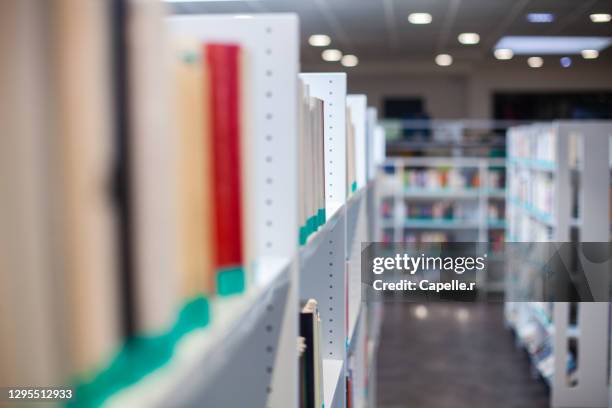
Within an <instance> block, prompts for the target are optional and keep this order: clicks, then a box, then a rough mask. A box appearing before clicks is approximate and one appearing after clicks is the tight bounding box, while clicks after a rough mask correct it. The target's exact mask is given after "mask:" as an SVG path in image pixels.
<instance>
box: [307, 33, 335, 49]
mask: <svg viewBox="0 0 612 408" xmlns="http://www.w3.org/2000/svg"><path fill="white" fill-rule="evenodd" d="M330 43H331V38H329V35H325V34H313V35H311V36H310V37H309V38H308V44H310V45H312V46H313V47H327V46H328V45H329V44H330Z"/></svg>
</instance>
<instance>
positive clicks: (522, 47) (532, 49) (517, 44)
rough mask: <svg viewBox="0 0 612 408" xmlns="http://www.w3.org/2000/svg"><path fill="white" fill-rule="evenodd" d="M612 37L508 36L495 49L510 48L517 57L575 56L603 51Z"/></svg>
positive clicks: (611, 42) (611, 41) (610, 42)
mask: <svg viewBox="0 0 612 408" xmlns="http://www.w3.org/2000/svg"><path fill="white" fill-rule="evenodd" d="M610 44H612V37H553V36H507V37H502V38H501V39H500V40H499V41H498V42H497V44H495V48H509V49H511V50H512V51H513V52H514V54H515V55H559V56H561V55H573V54H580V52H581V51H582V50H597V51H601V50H603V49H604V48H606V47H608V46H609V45H610Z"/></svg>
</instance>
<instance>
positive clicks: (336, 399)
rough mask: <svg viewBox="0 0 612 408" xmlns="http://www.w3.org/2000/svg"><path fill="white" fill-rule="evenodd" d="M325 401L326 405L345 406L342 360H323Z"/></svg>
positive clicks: (331, 407) (332, 407)
mask: <svg viewBox="0 0 612 408" xmlns="http://www.w3.org/2000/svg"><path fill="white" fill-rule="evenodd" d="M323 381H324V382H325V384H324V386H323V401H324V402H325V407H326V408H327V407H329V408H344V394H345V390H344V388H345V382H344V363H343V361H342V360H329V359H324V360H323Z"/></svg>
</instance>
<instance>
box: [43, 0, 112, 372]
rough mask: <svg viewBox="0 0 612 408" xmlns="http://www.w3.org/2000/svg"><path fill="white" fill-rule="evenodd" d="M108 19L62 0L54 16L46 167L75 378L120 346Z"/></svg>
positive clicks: (93, 8) (92, 6) (92, 4)
mask: <svg viewBox="0 0 612 408" xmlns="http://www.w3.org/2000/svg"><path fill="white" fill-rule="evenodd" d="M109 12H110V9H109V8H108V7H107V6H105V5H104V4H102V3H100V2H97V1H95V0H86V1H77V0H61V1H57V2H56V3H55V8H54V10H53V13H52V20H53V25H54V27H55V30H54V33H53V37H52V42H53V44H54V46H53V48H52V55H51V57H50V59H51V64H52V65H53V68H54V69H53V70H52V72H53V77H52V79H51V80H52V81H53V84H54V89H55V101H54V102H55V109H56V110H55V112H54V113H55V131H56V138H55V147H54V148H53V150H52V152H53V154H55V158H53V159H51V162H52V163H53V165H54V166H56V167H55V170H54V171H53V173H54V175H55V176H57V179H55V180H54V183H52V185H54V186H55V187H54V192H55V193H57V194H58V196H59V197H61V199H60V200H59V202H58V203H57V205H58V208H59V211H58V212H57V217H58V218H57V219H58V220H59V221H58V222H57V224H56V225H57V226H58V227H59V228H58V229H59V231H58V233H57V235H56V237H57V239H59V240H60V241H61V243H60V244H59V246H60V249H59V251H60V253H61V255H60V256H61V258H62V259H61V261H60V262H62V265H63V270H64V273H65V275H64V276H63V281H64V282H65V284H66V290H67V292H66V293H65V302H66V314H67V316H68V318H67V319H68V321H67V323H66V324H67V331H68V332H69V333H70V334H69V339H68V344H69V347H70V350H71V360H70V361H71V363H70V364H71V370H70V371H71V373H73V374H86V373H90V372H92V371H94V370H96V369H98V368H99V367H100V366H101V365H102V364H105V363H106V362H107V361H108V359H109V358H110V357H111V356H112V354H113V353H114V352H115V351H116V350H117V349H118V347H119V345H120V342H121V329H120V327H121V313H120V309H119V307H118V305H119V304H120V295H119V283H118V280H119V272H118V264H117V262H116V260H117V248H116V245H115V240H116V238H117V219H116V213H115V211H114V208H113V202H112V199H111V195H110V193H111V190H110V188H109V187H110V186H111V181H112V176H113V170H114V168H113V164H114V147H113V144H112V142H113V130H114V129H113V128H112V123H113V120H114V118H113V115H112V111H111V93H110V90H111V89H112V85H111V83H110V79H111V75H110V66H111V60H110V58H111V56H110V50H109V38H110V33H109V31H110V20H109ZM53 295H54V296H57V295H58V293H57V292H56V293H54V294H53ZM53 295H51V296H53ZM58 324H59V323H58Z"/></svg>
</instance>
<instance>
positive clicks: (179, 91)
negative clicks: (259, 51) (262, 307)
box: [0, 0, 250, 406]
mask: <svg viewBox="0 0 612 408" xmlns="http://www.w3.org/2000/svg"><path fill="white" fill-rule="evenodd" d="M15 3H18V2H4V3H3V4H2V12H1V13H0V14H2V15H3V17H4V18H6V21H9V20H11V19H14V20H15V21H19V22H20V23H19V25H8V26H5V29H6V30H7V32H8V33H7V38H13V39H14V40H15V41H14V42H12V44H9V43H10V41H9V42H3V43H2V44H3V47H4V46H11V45H13V46H14V45H15V44H17V43H20V44H21V45H20V46H19V47H18V48H19V49H21V50H24V51H23V53H22V54H23V55H17V56H15V58H7V59H3V62H2V66H3V72H4V67H6V68H7V72H10V73H11V75H15V78H16V81H13V82H12V84H11V85H10V87H11V88H10V89H8V91H9V92H8V94H7V95H8V96H9V98H12V99H13V100H15V101H21V102H19V103H15V104H13V105H12V106H8V104H4V103H3V108H2V109H3V117H6V118H7V120H8V122H5V123H6V125H7V126H8V127H7V130H9V132H8V134H13V135H14V136H15V137H13V138H12V139H13V140H11V141H7V142H6V144H4V143H3V147H2V148H0V151H1V153H0V155H1V159H0V161H2V162H3V163H7V165H10V168H11V171H12V172H13V173H14V178H13V180H12V181H11V182H10V183H7V184H5V185H4V187H3V194H2V196H3V197H6V200H7V201H6V203H7V205H8V207H7V210H8V211H3V221H4V217H6V220H11V223H12V226H13V228H10V230H13V231H19V230H21V231H23V233H22V234H19V236H16V237H14V241H15V244H14V247H13V248H12V249H11V250H10V254H8V255H7V256H8V258H6V259H8V260H9V263H8V264H7V271H8V273H7V274H6V276H4V275H3V278H2V279H3V284H2V285H0V286H2V287H4V288H13V289H12V291H13V293H12V294H7V296H2V297H3V299H5V300H6V302H7V308H5V307H2V308H1V309H2V310H3V312H0V313H2V319H1V322H2V332H3V333H9V335H8V336H2V337H3V340H2V346H1V347H0V354H1V357H2V359H0V360H2V361H3V362H4V361H6V362H7V363H6V364H5V363H3V364H1V365H0V374H1V376H0V383H1V384H4V385H18V384H29V385H45V386H49V385H62V384H66V382H67V381H72V379H74V378H77V385H78V388H77V398H78V401H79V402H78V403H79V404H83V406H85V405H86V404H89V403H92V404H94V403H96V402H99V400H98V398H102V395H104V394H105V393H107V391H108V389H117V388H121V387H122V386H126V385H128V384H130V383H133V382H135V381H137V380H138V379H139V378H141V377H142V376H143V375H145V374H146V373H147V372H149V371H151V370H152V369H154V368H156V367H157V366H159V365H161V364H163V363H164V362H165V361H166V360H167V359H168V358H169V357H170V355H171V354H172V349H173V347H174V344H175V343H176V341H177V339H178V338H180V337H181V336H182V335H183V334H185V333H186V332H187V331H189V330H191V329H194V328H199V327H203V326H205V325H206V324H208V321H209V318H210V316H209V312H208V308H209V307H208V300H209V299H210V298H211V297H213V296H225V295H230V294H235V293H240V292H243V291H244V289H245V287H246V285H247V284H248V282H249V281H250V278H249V276H248V273H247V272H246V268H245V265H246V263H247V262H246V259H247V257H248V255H247V254H248V251H249V249H248V240H247V239H246V233H245V231H246V229H247V228H246V226H245V217H244V211H245V206H246V204H245V203H247V202H248V197H247V189H245V188H244V172H245V163H246V161H247V160H248V154H249V153H248V152H247V151H246V150H245V145H246V143H245V142H244V140H245V138H246V137H247V136H248V129H247V128H246V127H245V126H244V117H245V115H246V114H247V112H246V109H245V106H248V105H246V104H244V103H242V102H244V101H243V98H244V91H243V86H244V84H243V79H242V78H243V76H242V72H243V70H245V69H248V68H247V65H245V60H248V53H246V52H245V50H243V49H242V48H241V46H240V44H233V43H216V42H206V41H201V40H198V39H195V38H170V36H169V35H167V33H166V31H165V29H164V28H165V27H164V13H165V12H164V10H163V7H162V4H161V3H160V2H157V1H122V2H99V1H95V0H84V1H81V0H58V1H55V2H53V3H52V4H49V7H48V8H45V7H43V8H40V7H38V6H39V5H34V4H32V3H34V2H31V1H25V2H22V4H20V5H16V4H15ZM128 16H129V18H128ZM3 21H4V19H3ZM26 26H27V27H28V28H25V27H26ZM52 26H53V27H54V30H52V31H49V32H47V31H46V30H45V29H44V27H52ZM19 30H25V31H27V33H25V34H27V35H23V36H21V35H18V34H19V32H20V31H19ZM9 34H10V35H9ZM22 34H23V33H22ZM168 40H171V42H172V46H171V47H166V44H167V41H168ZM22 41H23V43H21V42H22ZM42 50H48V51H49V52H47V53H44V52H42ZM2 53H3V55H11V54H13V53H14V50H11V49H3V50H2ZM39 53H40V55H47V57H45V59H44V60H42V59H40V58H39V57H38V54H39ZM166 56H168V57H169V63H170V64H169V65H168V64H165V63H162V62H163V61H166V59H165V58H166ZM47 68H49V69H48V70H47ZM3 82H4V81H3ZM5 109H8V112H5V111H4V110H5ZM247 109H248V108H247ZM4 113H7V114H6V116H5V115H4ZM7 225H8V224H7ZM8 231H9V229H5V228H3V233H2V234H3V235H5V237H6V238H9V237H8V235H7V234H8ZM33 298H34V299H37V300H36V301H35V302H32V301H31V300H28V299H33ZM9 311H12V313H16V314H17V315H16V316H11V315H10V312H9ZM17 321H29V322H38V323H36V324H28V325H22V324H17V323H16V322H17ZM7 325H8V326H7ZM60 328H61V329H60ZM58 350H61V351H62V352H61V353H59V354H58ZM5 356H6V358H5ZM29 356H32V357H29Z"/></svg>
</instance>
